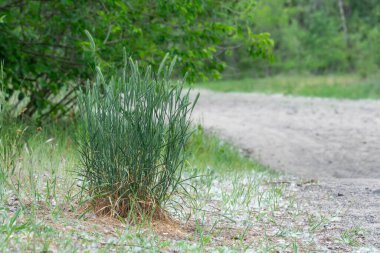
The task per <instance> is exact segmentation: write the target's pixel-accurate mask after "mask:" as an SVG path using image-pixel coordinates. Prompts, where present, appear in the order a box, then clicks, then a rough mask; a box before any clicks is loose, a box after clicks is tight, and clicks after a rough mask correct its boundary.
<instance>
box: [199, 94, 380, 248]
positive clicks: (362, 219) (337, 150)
mask: <svg viewBox="0 0 380 253" xmlns="http://www.w3.org/2000/svg"><path fill="white" fill-rule="evenodd" d="M197 92H198V91H197ZM199 92H200V93H201V97H200V100H199V102H198V105H197V107H196V110H195V112H194V113H193V118H194V119H195V121H196V122H199V123H201V124H202V125H203V126H204V127H205V128H206V129H209V130H212V131H215V132H217V133H218V134H219V135H220V136H221V137H223V138H225V139H228V140H229V141H231V142H232V143H233V144H235V145H236V146H238V147H239V148H241V149H242V150H243V151H244V152H245V153H246V154H248V155H250V156H251V157H253V158H254V159H256V160H258V161H260V162H261V163H263V164H266V165H268V166H270V167H271V168H273V169H276V170H279V171H282V172H284V173H285V174H286V175H288V177H289V178H293V177H295V178H297V180H299V179H300V178H301V179H302V180H307V179H317V180H318V183H317V184H305V185H304V186H300V190H299V191H298V192H299V193H298V194H297V198H298V199H299V200H300V201H301V202H303V204H304V205H305V206H306V207H309V208H310V209H318V210H319V209H321V210H324V211H325V212H327V213H334V212H336V211H337V210H345V213H344V215H342V220H341V222H340V223H339V224H340V225H341V226H342V227H344V228H354V227H357V226H359V227H361V228H364V229H366V230H367V231H368V234H367V236H366V237H367V242H368V243H369V244H371V245H373V246H375V247H376V248H380V102H379V101H369V100H360V101H348V100H334V99H321V98H303V97H287V96H282V95H263V94H253V93H251V94H249V93H216V92H211V91H207V90H199Z"/></svg>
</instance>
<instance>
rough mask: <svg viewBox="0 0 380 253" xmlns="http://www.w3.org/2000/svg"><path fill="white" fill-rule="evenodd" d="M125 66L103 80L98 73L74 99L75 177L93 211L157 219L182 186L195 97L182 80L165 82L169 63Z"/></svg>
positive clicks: (129, 62)
mask: <svg viewBox="0 0 380 253" xmlns="http://www.w3.org/2000/svg"><path fill="white" fill-rule="evenodd" d="M126 62H127V63H126V64H125V67H124V70H123V71H122V72H121V73H120V74H119V75H118V76H117V77H112V78H110V80H109V81H106V80H105V78H104V77H103V75H102V73H101V71H100V69H99V68H97V70H98V73H97V78H96V83H95V84H94V85H93V86H92V87H88V88H87V91H86V92H84V91H82V92H80V94H79V96H78V100H79V102H78V104H79V112H80V119H81V130H80V135H79V144H80V145H79V147H80V153H81V162H82V169H81V170H80V175H81V177H82V178H83V180H84V184H83V185H84V186H85V187H86V190H87V191H88V193H89V194H90V196H91V199H93V202H92V203H93V207H94V209H95V211H96V212H97V213H98V214H102V215H112V216H121V217H129V215H130V214H138V215H139V216H140V217H141V215H143V214H144V215H145V214H149V215H161V214H163V213H162V211H161V210H162V208H161V207H162V204H163V203H164V202H165V201H167V200H168V199H169V197H170V196H171V195H172V194H173V193H175V192H177V190H178V187H179V186H180V185H181V182H182V181H181V180H182V179H181V172H182V169H183V166H184V159H185V157H184V147H185V145H186V143H187V141H188V139H189V136H190V134H191V133H190V131H189V126H190V119H189V117H190V114H191V112H192V110H193V108H194V105H195V103H196V100H195V102H191V101H190V98H189V91H184V90H183V81H181V82H178V83H177V84H173V83H172V82H171V81H170V75H171V72H172V69H173V66H174V62H172V64H171V65H170V66H166V64H165V63H164V61H163V62H162V63H161V65H160V68H159V70H158V72H157V73H155V72H153V71H152V69H151V68H150V67H148V68H147V69H146V70H144V71H142V70H141V68H139V67H138V63H137V62H134V61H132V60H129V61H126Z"/></svg>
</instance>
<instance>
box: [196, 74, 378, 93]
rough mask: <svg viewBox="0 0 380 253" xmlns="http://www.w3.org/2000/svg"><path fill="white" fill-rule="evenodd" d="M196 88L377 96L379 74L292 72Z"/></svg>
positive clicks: (198, 85) (207, 83)
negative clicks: (299, 73)
mask: <svg viewBox="0 0 380 253" xmlns="http://www.w3.org/2000/svg"><path fill="white" fill-rule="evenodd" d="M195 87H198V88H207V89H211V90H215V91H221V92H233V91H236V92H260V93H268V94H272V93H280V94H285V95H295V96H308V97H327V98H347V99H380V77H379V75H376V76H372V77H368V78H361V77H360V76H358V75H326V76H312V75H297V76H296V75H294V76H285V75H284V76H274V77H268V78H261V79H242V80H223V81H211V82H203V83H196V84H195Z"/></svg>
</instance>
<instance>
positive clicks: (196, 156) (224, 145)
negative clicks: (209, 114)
mask: <svg viewBox="0 0 380 253" xmlns="http://www.w3.org/2000/svg"><path fill="white" fill-rule="evenodd" d="M186 148H187V152H188V154H189V157H188V161H189V163H190V165H191V166H193V167H197V168H203V169H205V168H211V169H213V170H217V171H219V172H228V171H242V170H255V171H265V170H268V168H267V167H265V166H263V165H261V164H259V163H257V162H255V161H253V160H252V159H250V158H248V157H245V156H244V155H242V153H241V152H240V151H239V150H238V149H237V148H236V147H234V146H232V145H231V144H229V143H228V142H226V141H223V140H220V138H218V137H217V136H216V135H215V134H213V133H206V132H205V130H204V129H203V128H202V126H200V125H199V126H198V127H197V128H196V129H195V130H194V133H193V135H192V136H191V138H190V140H189V143H188V145H187V147H186Z"/></svg>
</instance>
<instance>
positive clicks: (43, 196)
mask: <svg viewBox="0 0 380 253" xmlns="http://www.w3.org/2000/svg"><path fill="white" fill-rule="evenodd" d="M61 123H62V124H60V125H61V127H57V125H46V126H44V127H42V128H41V127H39V126H38V125H36V124H33V123H31V122H24V123H22V124H21V123H18V124H13V125H9V127H7V129H4V128H3V129H2V130H1V136H2V139H3V138H5V137H6V138H7V139H8V140H10V142H11V143H13V145H11V146H9V145H7V146H4V145H3V142H2V143H1V145H0V150H1V154H4V153H7V154H8V156H7V157H11V159H8V160H7V159H4V156H1V158H2V159H1V168H2V169H5V170H3V171H5V172H6V173H5V174H4V175H5V177H2V181H1V182H2V184H1V193H2V194H1V195H0V196H1V202H0V219H1V222H0V233H1V241H0V249H1V251H2V252H15V251H21V252H25V251H37V252H40V251H53V252H73V251H94V252H109V251H113V252H125V251H126V250H127V251H129V250H135V251H142V252H159V251H169V252H170V251H186V252H199V251H218V252H231V251H232V252H241V251H245V250H255V251H257V252H273V251H288V252H305V251H310V250H316V249H319V250H322V251H328V250H331V249H337V250H341V251H351V250H354V249H357V250H360V249H361V250H363V251H365V250H367V251H370V250H371V249H368V248H365V247H364V246H365V237H364V236H365V233H366V232H365V230H364V229H362V228H359V227H358V228H352V230H345V229H344V228H340V227H339V219H340V217H341V215H343V214H344V213H345V212H346V210H340V209H339V208H338V209H337V210H334V212H333V213H328V212H327V213H326V210H314V209H310V207H309V208H308V206H307V204H306V203H303V202H302V200H299V199H297V197H296V196H297V195H296V194H297V191H302V189H303V187H307V186H308V185H309V184H313V183H312V182H302V181H298V182H297V181H295V182H294V184H293V183H290V182H289V183H288V181H284V179H283V178H282V177H281V175H278V174H276V173H273V172H270V171H268V170H267V168H265V167H263V166H261V165H260V164H257V163H255V162H253V161H252V160H250V159H248V158H245V157H244V156H242V155H241V153H240V151H239V150H237V149H236V148H234V147H233V146H231V145H230V144H228V142H225V141H221V140H219V139H218V138H217V137H216V136H215V135H213V134H206V133H205V132H204V130H203V129H202V127H201V126H199V127H197V128H195V129H193V130H194V131H195V132H194V134H193V135H192V136H191V137H190V139H189V142H188V143H187V145H186V150H187V151H188V152H187V154H188V155H187V156H186V166H185V167H184V170H183V178H190V180H188V181H186V182H187V184H186V185H184V189H183V188H181V189H182V191H183V192H182V193H183V194H178V195H174V197H172V198H171V199H169V200H168V201H167V202H165V204H164V205H163V206H162V207H163V208H165V210H167V211H168V213H169V214H170V217H171V219H170V220H155V219H151V218H150V216H149V215H146V216H143V220H140V221H139V222H136V223H135V224H136V225H130V223H128V222H126V220H125V219H120V217H119V218H112V217H110V216H102V215H95V213H94V212H92V211H85V209H83V207H84V206H85V205H84V203H89V201H91V199H92V198H90V197H89V196H88V195H87V194H86V192H85V191H84V190H83V186H82V184H81V183H80V182H81V180H78V176H77V170H78V164H80V154H79V153H78V152H77V147H76V144H75V143H76V141H75V138H76V137H75V131H76V129H77V128H78V126H77V125H75V124H78V123H79V122H76V123H75V122H61ZM204 152H207V154H208V155H207V156H205V155H204ZM199 154H202V155H201V156H200V155H199ZM7 161H8V162H9V161H13V162H11V163H8V162H7ZM9 165H10V166H9ZM130 218H132V221H131V222H132V223H133V222H134V221H133V218H134V219H135V221H137V219H138V216H133V215H132V216H131V217H130ZM140 218H141V217H140Z"/></svg>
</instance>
